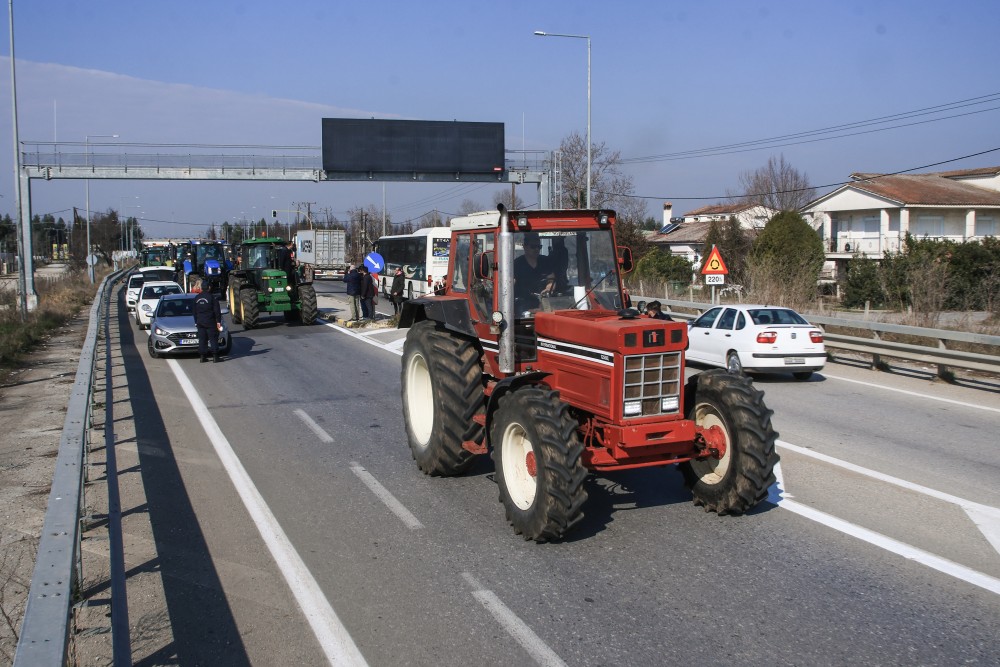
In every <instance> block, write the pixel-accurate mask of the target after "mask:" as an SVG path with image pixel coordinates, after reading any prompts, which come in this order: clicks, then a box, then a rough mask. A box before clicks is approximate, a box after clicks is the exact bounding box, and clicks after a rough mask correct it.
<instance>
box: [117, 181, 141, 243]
mask: <svg viewBox="0 0 1000 667" xmlns="http://www.w3.org/2000/svg"><path fill="white" fill-rule="evenodd" d="M138 198H139V195H135V196H134V197H119V199H120V200H121V203H122V210H121V212H120V213H121V215H119V216H118V217H119V220H118V222H120V223H121V228H122V251H123V252H126V251H128V250H134V249H135V247H134V246H131V245H129V244H127V242H126V238H127V236H128V229H129V227H128V207H129V206H133V205H132V204H126V203H125V200H126V199H138ZM134 206H141V204H135V205H134ZM126 245H129V247H126Z"/></svg>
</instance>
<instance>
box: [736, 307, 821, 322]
mask: <svg viewBox="0 0 1000 667" xmlns="http://www.w3.org/2000/svg"><path fill="white" fill-rule="evenodd" d="M747 312H748V313H749V314H750V319H752V320H753V323H754V324H764V325H767V324H809V323H808V322H806V321H805V319H803V317H802V316H801V315H799V314H798V313H796V312H795V311H794V310H789V309H788V308H751V309H749V310H747Z"/></svg>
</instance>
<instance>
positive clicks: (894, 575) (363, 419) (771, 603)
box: [127, 281, 1000, 665]
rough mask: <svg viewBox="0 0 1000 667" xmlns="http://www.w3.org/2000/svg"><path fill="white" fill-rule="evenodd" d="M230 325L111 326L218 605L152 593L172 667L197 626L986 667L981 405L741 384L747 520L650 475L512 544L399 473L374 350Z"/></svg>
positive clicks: (841, 372)
mask: <svg viewBox="0 0 1000 667" xmlns="http://www.w3.org/2000/svg"><path fill="white" fill-rule="evenodd" d="M317 288H318V290H317V291H318V292H319V293H320V294H321V299H320V306H321V308H323V309H324V310H325V311H326V312H327V313H331V314H332V313H333V312H334V311H335V310H339V309H341V308H342V304H341V303H340V302H339V301H337V300H336V299H335V295H336V294H338V293H339V292H341V291H342V283H339V282H335V281H329V282H318V283H317ZM379 309H380V310H381V311H388V312H391V306H387V305H386V304H384V303H383V304H381V305H380V308H379ZM233 329H234V344H233V353H232V355H231V358H230V359H228V360H226V361H225V362H224V363H222V364H199V363H198V361H197V358H196V357H195V358H183V359H180V360H177V361H174V362H167V361H165V360H152V359H149V358H148V356H147V355H146V353H145V337H144V335H142V334H139V333H138V332H135V330H134V328H133V329H132V331H133V332H135V335H134V338H135V342H136V343H138V344H139V345H140V347H139V348H138V353H139V354H140V356H141V358H142V371H141V372H143V373H145V376H146V377H147V378H148V381H147V382H148V392H149V398H152V399H153V400H148V401H145V402H143V403H142V404H141V405H139V406H138V407H136V406H135V405H134V408H135V410H136V421H137V424H140V425H141V424H143V423H147V424H162V425H163V430H164V431H166V432H167V437H166V438H165V440H167V441H168V443H167V445H168V446H167V449H168V451H171V452H172V453H171V454H168V456H169V457H171V459H172V460H171V461H170V462H169V465H170V468H171V469H172V470H176V472H175V473H172V476H171V478H170V485H171V486H173V487H174V492H175V493H177V494H178V496H179V497H180V498H181V499H182V501H183V502H182V503H180V505H179V506H181V507H184V508H185V512H184V514H183V517H184V518H185V519H186V520H187V521H188V522H189V523H190V522H191V521H195V522H197V523H198V526H199V530H198V531H197V535H195V536H194V537H195V538H196V539H193V541H192V544H191V548H192V549H193V550H196V551H203V552H205V553H206V554H209V555H210V558H205V559H198V560H196V564H197V566H198V567H201V568H204V569H207V570H208V571H207V572H203V574H204V575H205V576H208V575H212V576H214V577H215V578H216V579H217V580H218V581H219V584H218V585H219V586H220V587H221V588H222V589H223V590H224V591H225V598H226V600H227V604H226V605H225V606H223V605H215V606H208V607H206V608H200V607H199V605H197V604H195V603H194V602H193V598H189V597H187V596H183V595H181V594H180V593H178V594H176V595H174V600H175V604H172V605H169V606H170V609H169V616H170V622H171V623H177V624H183V625H185V626H187V627H188V628H189V631H188V632H187V633H185V634H182V636H181V639H180V640H178V641H180V642H181V643H184V644H185V649H186V653H185V655H187V656H189V657H194V658H197V657H198V655H199V654H198V652H197V651H198V645H199V644H198V642H199V634H198V633H197V632H196V631H194V629H196V628H198V627H204V625H205V624H209V623H211V622H213V621H212V620H211V618H212V617H210V614H215V618H218V616H219V615H220V614H221V615H222V617H223V618H224V619H225V622H224V623H223V626H224V627H225V628H227V631H226V638H227V641H230V642H232V643H233V648H234V651H233V652H232V653H231V654H227V655H232V656H235V657H234V658H233V659H232V660H231V661H229V662H230V663H231V664H243V663H251V664H278V662H277V661H281V662H284V663H285V664H287V663H289V662H296V663H299V664H317V663H318V662H322V661H323V659H324V658H327V659H342V660H344V661H345V662H346V663H347V664H350V663H352V662H353V663H355V664H357V663H360V662H361V661H367V663H368V664H372V665H413V664H419V665H423V664H435V665H470V664H483V665H486V664H496V665H522V664H523V665H530V664H546V665H558V664H567V665H604V664H635V665H660V664H701V665H733V664H747V665H749V664H768V665H805V664H809V665H812V664H898V665H903V664H906V665H912V664H922V665H954V664H982V665H987V664H996V660H997V657H996V656H997V655H1000V635H998V633H997V630H996V629H997V628H998V627H1000V553H998V551H997V549H1000V539H997V541H996V543H995V544H991V542H990V539H991V536H993V537H997V538H1000V530H998V526H1000V512H998V511H997V510H996V509H995V508H997V507H1000V483H998V482H1000V451H998V448H997V444H998V443H997V436H996V433H997V427H998V425H1000V393H998V392H997V390H996V389H992V390H990V389H972V388H966V387H955V386H949V385H944V384H932V383H929V382H927V381H925V380H923V379H918V378H910V377H905V376H887V375H885V374H876V373H872V372H869V371H867V370H862V369H859V368H853V367H851V366H847V365H831V366H828V367H827V368H826V369H825V371H824V372H823V373H820V374H817V375H816V376H815V377H814V379H813V380H812V381H810V382H807V383H798V382H793V381H792V380H791V379H786V378H758V379H756V380H755V382H756V383H757V385H758V386H759V387H760V388H762V389H763V390H764V391H765V392H766V402H767V405H768V407H770V408H771V409H773V410H774V412H775V414H774V417H773V420H774V424H775V428H776V429H777V430H778V431H779V433H780V441H781V442H780V448H779V453H780V454H781V456H782V462H781V470H780V473H781V478H782V488H781V489H778V488H775V489H774V490H773V491H774V495H773V497H772V500H773V502H769V503H765V504H764V505H762V506H761V507H760V508H758V509H757V510H756V511H754V512H752V513H751V514H749V515H747V516H743V517H717V516H715V515H713V514H707V513H704V512H702V511H701V510H699V509H698V508H695V507H694V506H693V505H692V504H691V502H690V495H689V494H688V493H687V492H686V491H685V490H684V488H683V485H682V483H681V478H680V475H679V473H677V472H676V471H675V470H673V469H672V468H671V469H651V470H639V471H629V472H621V473H616V474H610V475H606V476H601V477H592V478H591V479H590V480H589V481H588V482H587V490H588V494H589V500H588V502H587V505H586V518H585V519H584V521H583V523H582V524H581V525H580V526H578V528H577V530H576V531H575V532H574V533H573V534H572V535H571V536H570V538H569V539H567V540H566V541H564V542H560V543H557V544H545V545H538V544H534V543H531V542H525V541H523V540H522V539H520V538H519V537H517V536H516V535H514V533H513V531H512V530H511V529H510V527H509V526H508V525H507V524H506V521H505V520H504V516H503V509H502V507H501V505H500V504H499V503H498V502H497V497H498V494H497V487H496V484H495V483H494V481H493V470H492V464H491V463H490V462H489V461H488V460H483V461H481V462H479V463H478V464H477V465H476V466H475V467H474V468H473V470H472V471H471V472H470V473H469V474H468V475H466V476H463V477H459V478H447V479H443V478H430V477H427V476H425V475H423V474H422V473H420V471H419V470H418V469H417V467H416V465H415V464H414V463H413V461H412V459H411V457H410V454H409V450H408V448H407V446H406V439H405V434H404V431H403V424H402V418H401V415H400V399H399V372H400V358H399V354H398V353H399V348H400V341H401V333H400V332H396V331H392V330H382V331H375V330H347V329H345V328H342V327H338V326H335V325H329V324H323V325H315V326H309V327H304V326H293V325H286V324H284V322H283V321H282V320H281V319H280V318H275V319H274V320H273V321H271V320H267V321H265V322H264V323H263V324H262V326H261V327H260V328H258V329H255V330H252V331H247V332H241V331H240V326H239V325H235V326H234V327H233ZM127 344H132V343H131V342H128V341H127ZM693 370H694V371H695V372H696V371H697V369H693ZM135 372H136V373H140V370H138V369H136V371H135ZM186 382H190V387H187V386H186V385H185V383H186ZM137 386H138V385H137ZM191 396H195V399H194V404H192V401H191V400H190V397H191ZM133 402H135V401H133ZM199 403H203V405H204V411H203V412H204V414H203V415H202V418H201V420H200V421H199V419H198V416H197V412H198V410H199V408H198V404H199ZM212 424H214V425H216V426H217V429H218V430H217V431H215V430H214V429H213V427H212ZM206 425H207V427H208V428H207V429H206ZM137 428H138V427H137ZM138 441H139V442H140V443H141V442H142V439H141V438H139V439H138ZM220 441H221V442H223V443H224V444H225V445H227V446H228V448H229V449H228V450H227V449H226V447H224V446H220ZM227 452H230V453H231V457H230V453H227ZM818 456H825V457H828V458H818ZM227 457H228V458H231V459H232V460H229V461H228V463H227ZM233 460H235V461H236V463H235V464H233ZM159 464H160V465H165V464H164V463H163V462H162V461H160V462H159ZM150 465H153V463H152V462H151V463H150ZM227 465H228V466H232V465H235V466H236V467H237V468H238V469H241V470H242V471H243V472H244V473H245V475H243V476H241V475H239V474H237V475H235V477H234V475H233V473H231V472H230V473H228V474H227V472H226V467H227ZM851 465H853V466H855V467H854V468H852V467H850V466H851ZM151 479H152V478H151ZM233 479H236V480H237V481H236V482H233V481H231V480H233ZM248 486H249V489H248V488H247V487H248ZM782 491H783V492H784V497H782V496H781V492H782ZM162 493H163V497H162V498H160V499H159V503H160V504H167V503H169V500H168V498H169V494H168V493H167V490H166V489H163V490H162ZM247 498H250V501H249V502H250V505H251V509H250V510H246V509H244V505H245V504H246V503H247V502H248V500H247ZM254 502H259V503H260V506H257V505H254V504H253V503H254ZM261 507H263V508H264V509H263V510H262V509H260V508H261ZM188 508H189V509H188ZM258 515H265V516H264V520H263V522H261V521H262V520H261V519H260V518H259V516H258ZM268 516H270V518H271V519H273V523H269V522H268V520H267V517H268ZM160 518H161V520H162V521H166V522H168V523H169V521H170V517H169V512H164V513H163V514H162V515H161V517H160ZM977 522H978V523H977ZM254 526H256V528H255V527H254ZM261 526H263V528H261ZM154 529H155V526H154ZM176 529H177V530H182V528H181V527H180V525H178V526H176ZM261 531H263V532H261ZM262 535H263V537H262ZM275 545H276V546H275ZM286 547H287V548H286ZM296 559H298V560H296ZM238 568H242V569H241V570H240V571H241V572H244V573H245V574H246V576H242V577H240V576H234V575H233V574H232V573H233V571H234V570H236V569H238ZM281 572H286V573H287V572H292V574H291V575H287V574H286V575H282V574H281ZM250 573H253V574H252V576H251V574H250ZM175 574H177V575H178V576H180V575H179V573H175ZM283 576H284V577H286V578H285V579H283V578H282V577H283ZM289 581H290V583H286V582H289ZM327 603H328V605H329V606H328V607H327ZM269 621H270V622H269ZM248 628H252V629H253V630H252V631H248ZM193 662H198V660H194V661H193ZM193 662H192V664H193Z"/></svg>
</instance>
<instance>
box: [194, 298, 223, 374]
mask: <svg viewBox="0 0 1000 667" xmlns="http://www.w3.org/2000/svg"><path fill="white" fill-rule="evenodd" d="M194 323H195V325H196V326H197V327H198V352H200V353H201V363H205V362H206V361H208V348H209V346H211V348H212V361H213V362H216V361H218V360H219V332H220V331H222V308H221V307H220V306H219V300H218V299H216V298H215V295H214V294H213V293H212V292H211V290H207V291H204V292H200V293H199V294H198V296H197V297H195V300H194Z"/></svg>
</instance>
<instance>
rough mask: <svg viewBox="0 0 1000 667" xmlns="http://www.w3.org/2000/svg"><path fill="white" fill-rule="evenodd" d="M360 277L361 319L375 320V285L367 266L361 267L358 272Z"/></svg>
mask: <svg viewBox="0 0 1000 667" xmlns="http://www.w3.org/2000/svg"><path fill="white" fill-rule="evenodd" d="M358 273H359V274H360V276H361V285H360V288H359V296H360V297H361V317H362V318H363V319H366V320H373V319H375V303H374V301H375V283H374V282H373V281H372V275H371V273H369V272H368V267H367V266H362V267H361V269H360V271H359V272H358Z"/></svg>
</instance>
